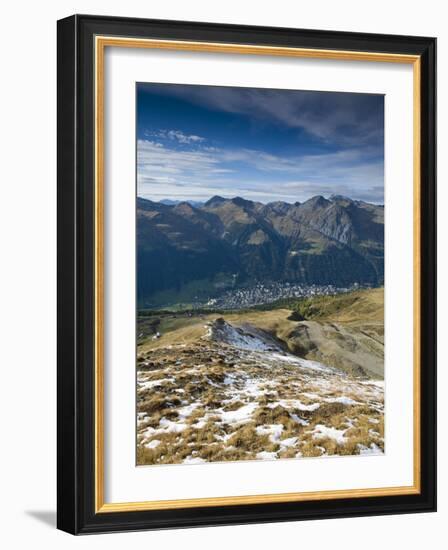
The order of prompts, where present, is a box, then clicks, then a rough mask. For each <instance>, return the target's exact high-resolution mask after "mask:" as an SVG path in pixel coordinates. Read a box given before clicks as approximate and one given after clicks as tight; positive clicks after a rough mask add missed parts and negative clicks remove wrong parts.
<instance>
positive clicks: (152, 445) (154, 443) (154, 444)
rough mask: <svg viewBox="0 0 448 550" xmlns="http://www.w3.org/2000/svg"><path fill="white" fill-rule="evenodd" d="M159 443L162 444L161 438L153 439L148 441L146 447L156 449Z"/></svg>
mask: <svg viewBox="0 0 448 550" xmlns="http://www.w3.org/2000/svg"><path fill="white" fill-rule="evenodd" d="M159 445H160V439H153V440H152V441H150V442H149V443H146V445H145V447H147V448H148V449H155V448H156V447H158V446H159Z"/></svg>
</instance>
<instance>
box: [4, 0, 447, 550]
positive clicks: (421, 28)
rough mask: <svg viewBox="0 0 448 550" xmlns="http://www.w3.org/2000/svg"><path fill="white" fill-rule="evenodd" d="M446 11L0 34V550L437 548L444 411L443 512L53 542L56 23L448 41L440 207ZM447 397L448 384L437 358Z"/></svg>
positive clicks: (434, 5)
mask: <svg viewBox="0 0 448 550" xmlns="http://www.w3.org/2000/svg"><path fill="white" fill-rule="evenodd" d="M444 11H445V10H444V3H443V2H441V1H438V0H426V2H424V3H422V2H417V1H415V0H407V1H403V0H401V1H397V2H391V1H390V0H376V1H375V2H370V3H363V2H359V0H337V1H334V0H320V2H306V3H305V2H298V1H297V0H295V1H289V0H277V1H276V2H271V1H269V2H266V1H264V0H257V1H256V0H250V1H249V0H248V1H246V2H245V3H244V2H242V1H241V0H226V1H225V2H219V3H218V2H211V1H210V0H189V1H185V0H184V1H182V0H164V2H161V1H160V2H138V1H136V0H126V1H123V0H121V1H118V0H107V1H106V0H89V1H77V0H74V1H73V2H67V1H65V0H60V1H59V2H57V3H56V2H51V3H50V2H48V1H47V2H31V1H27V2H24V1H18V0H16V1H15V2H13V3H8V4H6V5H5V6H4V7H3V10H2V29H1V32H0V52H1V57H2V61H1V65H0V67H1V81H0V82H1V83H0V97H1V100H0V132H1V134H0V135H1V151H2V160H1V162H0V171H1V177H0V197H1V199H0V236H1V241H0V243H1V244H0V258H1V267H0V334H1V340H0V354H1V359H0V365H1V366H0V368H1V373H2V378H1V382H0V407H1V411H0V419H1V424H0V426H1V431H0V442H1V449H2V451H1V453H0V518H1V523H0V525H1V526H0V541H1V542H2V543H3V544H4V545H5V547H6V548H19V547H25V545H33V546H36V545H38V546H45V547H46V548H47V549H48V550H51V549H53V548H59V547H61V546H63V547H64V548H73V547H75V545H76V547H77V548H93V547H96V548H102V547H106V545H107V547H108V548H109V549H113V548H121V547H122V546H123V545H126V546H127V547H128V548H141V547H142V545H148V546H149V545H151V546H152V547H153V548H157V547H159V546H160V547H163V548H175V547H182V548H183V549H190V548H194V549H195V550H196V549H201V548H211V547H212V548H216V549H220V548H228V547H231V548H238V549H239V548H244V547H248V548H252V547H257V548H271V547H272V546H278V545H282V546H283V545H286V546H288V547H291V548H294V547H299V546H301V547H305V548H306V547H313V548H328V547H331V548H332V549H333V550H337V549H339V548H340V549H342V548H343V549H344V550H347V549H350V548H357V547H359V546H361V547H362V548H363V550H368V549H370V548H372V549H373V548H374V549H375V550H377V549H378V548H379V547H381V546H382V545H386V546H387V547H394V546H399V547H401V548H406V550H412V549H417V548H422V547H428V546H431V543H432V544H434V546H435V547H436V548H437V547H440V543H438V541H439V540H444V539H445V538H446V521H447V520H448V495H447V491H448V475H447V468H445V467H444V461H445V457H446V456H447V455H448V443H447V438H446V436H445V437H444V435H445V434H444V431H445V427H446V425H447V424H446V423H447V420H448V405H447V400H446V399H442V397H443V395H441V399H440V406H439V426H440V429H439V433H440V442H439V462H440V468H439V512H438V513H437V514H419V515H410V516H389V517H376V518H359V519H350V520H347V519H343V520H326V521H311V522H299V523H285V524H270V525H255V526H238V527H220V528H206V529H189V530H182V531H166V532H153V533H128V534H121V535H113V536H111V535H97V536H93V537H82V538H75V537H71V536H69V535H66V534H64V533H61V532H58V531H56V530H55V527H54V523H55V519H54V518H55V491H56V486H55V457H56V447H55V431H56V417H55V409H56V399H55V387H56V336H55V334H56V313H55V312H56V298H55V285H56V258H55V253H56V215H55V208H56V20H57V19H59V18H62V17H65V16H67V15H71V14H73V13H91V14H102V15H121V16H134V17H148V18H162V19H163V18H166V19H184V20H193V21H194V20H197V21H216V22H222V23H241V24H254V25H272V26H291V27H294V26H295V27H302V28H316V29H332V30H344V31H361V32H374V33H392V34H410V35H428V36H437V37H438V39H439V43H438V47H439V63H438V80H439V94H438V95H439V116H438V120H439V151H440V152H441V154H440V155H439V204H440V205H445V204H448V191H447V179H448V163H447V155H446V154H444V152H445V150H446V149H447V148H448V133H447V132H448V124H447V120H448V117H447V114H448V113H447V111H448V105H447V100H446V98H447V97H448V30H447V27H446V23H444V21H445V19H446V14H445V13H444ZM439 211H440V220H439V281H440V287H439V311H440V312H441V315H440V320H439V325H440V326H439V335H440V342H441V344H443V343H444V338H443V337H444V335H445V332H446V330H447V329H448V326H447V323H446V320H444V319H443V318H442V315H443V313H444V311H445V310H446V308H447V307H448V294H447V290H446V289H447V285H446V284H444V283H445V281H446V280H447V279H448V261H447V255H446V252H445V251H446V244H445V242H444V241H445V239H444V238H443V237H444V236H446V235H448V216H446V215H445V213H444V210H443V208H440V209H439ZM439 358H440V360H439V388H441V389H442V390H443V388H446V387H447V385H448V373H447V370H446V369H444V366H445V365H446V363H447V360H448V357H447V352H446V347H445V348H444V347H442V345H440V351H439Z"/></svg>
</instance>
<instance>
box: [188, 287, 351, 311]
mask: <svg viewBox="0 0 448 550" xmlns="http://www.w3.org/2000/svg"><path fill="white" fill-rule="evenodd" d="M358 288H360V285H359V284H358V283H354V284H352V285H350V286H347V287H336V286H334V285H304V284H297V283H283V282H273V283H257V284H255V285H254V286H251V287H246V288H238V289H232V290H227V291H225V292H224V293H223V294H222V295H221V296H218V297H215V298H210V299H209V300H208V301H207V302H206V303H205V304H204V303H202V304H198V307H209V308H216V309H242V308H248V307H253V306H258V305H263V304H269V303H272V302H276V301H277V300H282V299H287V298H309V297H311V296H318V295H319V296H325V295H327V296H332V295H334V294H339V293H341V292H351V291H352V290H356V289H358Z"/></svg>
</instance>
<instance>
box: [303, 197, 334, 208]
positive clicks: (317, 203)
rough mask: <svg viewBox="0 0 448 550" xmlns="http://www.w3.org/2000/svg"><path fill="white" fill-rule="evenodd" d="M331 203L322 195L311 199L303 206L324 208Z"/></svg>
mask: <svg viewBox="0 0 448 550" xmlns="http://www.w3.org/2000/svg"><path fill="white" fill-rule="evenodd" d="M329 203H330V201H328V200H327V199H326V198H325V197H323V196H322V195H315V196H314V197H311V198H310V199H308V200H307V201H306V202H304V203H303V206H305V205H307V206H311V207H313V208H317V207H322V206H328V204H329Z"/></svg>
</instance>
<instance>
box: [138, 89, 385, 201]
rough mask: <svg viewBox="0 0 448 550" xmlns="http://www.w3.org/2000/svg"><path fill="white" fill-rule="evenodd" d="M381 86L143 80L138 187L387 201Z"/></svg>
mask: <svg viewBox="0 0 448 550" xmlns="http://www.w3.org/2000/svg"><path fill="white" fill-rule="evenodd" d="M383 173H384V98H383V96H382V95H373V94H351V93H338V92H310V91H297V90H272V89H260V88H233V87H221V86H190V85H180V84H149V83H139V84H137V194H138V195H139V196H141V197H144V198H147V199H151V200H155V201H158V200H161V199H173V200H197V201H203V200H207V199H209V198H210V197H212V196H213V195H221V196H223V197H235V196H240V197H244V198H246V199H250V200H257V201H260V202H263V203H267V202H271V201H277V200H283V201H287V202H296V201H300V202H302V201H305V200H307V199H308V198H310V197H312V196H314V195H323V196H325V197H328V196H330V195H331V194H340V195H345V196H349V197H351V198H353V199H359V200H364V201H368V202H374V203H383V194H384V185H383V180H384V175H383Z"/></svg>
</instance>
